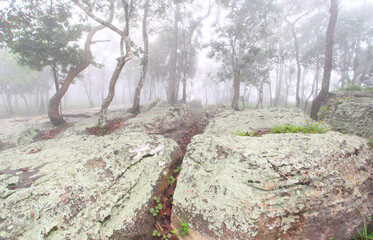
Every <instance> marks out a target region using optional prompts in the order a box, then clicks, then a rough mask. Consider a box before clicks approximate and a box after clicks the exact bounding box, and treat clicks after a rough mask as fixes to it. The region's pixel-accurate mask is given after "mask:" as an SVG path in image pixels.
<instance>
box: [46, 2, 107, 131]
mask: <svg viewBox="0 0 373 240" xmlns="http://www.w3.org/2000/svg"><path fill="white" fill-rule="evenodd" d="M113 18H114V5H113V4H112V6H111V12H110V17H109V21H110V22H111V21H112V20H113ZM104 28H105V26H104V25H100V26H97V27H94V28H93V29H92V30H91V31H90V32H89V34H88V36H87V39H86V41H85V45H84V51H85V53H84V55H85V56H84V60H83V62H82V63H81V64H79V65H78V66H77V67H75V68H74V69H72V70H71V71H70V72H69V73H68V74H67V77H66V79H65V81H64V82H63V84H62V86H61V88H60V89H59V90H58V91H57V92H56V93H55V94H54V96H53V97H52V98H51V99H50V100H49V107H48V116H49V119H50V120H51V123H52V124H53V125H54V126H60V125H61V124H63V123H65V120H64V119H63V118H62V116H61V115H60V113H59V112H58V107H59V105H60V103H61V99H62V98H63V96H64V95H65V93H66V92H67V90H68V89H69V86H70V84H71V83H72V81H73V80H74V78H75V77H76V76H77V75H78V74H79V73H81V72H82V71H83V70H84V69H86V68H87V67H88V66H89V64H90V63H91V60H92V53H91V44H92V38H93V36H94V35H95V34H96V33H97V32H98V31H100V30H102V29H104Z"/></svg>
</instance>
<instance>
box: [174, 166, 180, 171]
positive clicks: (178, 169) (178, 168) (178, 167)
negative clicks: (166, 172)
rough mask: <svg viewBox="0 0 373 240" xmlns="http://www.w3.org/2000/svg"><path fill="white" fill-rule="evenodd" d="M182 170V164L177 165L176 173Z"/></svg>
mask: <svg viewBox="0 0 373 240" xmlns="http://www.w3.org/2000/svg"><path fill="white" fill-rule="evenodd" d="M180 171H181V165H179V166H177V168H176V169H174V173H178V172H180Z"/></svg>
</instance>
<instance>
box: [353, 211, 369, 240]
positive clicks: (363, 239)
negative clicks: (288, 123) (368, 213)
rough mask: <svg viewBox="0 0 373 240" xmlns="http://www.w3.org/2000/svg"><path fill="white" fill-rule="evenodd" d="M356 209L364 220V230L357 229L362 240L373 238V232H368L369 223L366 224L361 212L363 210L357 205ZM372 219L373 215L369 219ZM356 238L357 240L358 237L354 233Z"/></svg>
mask: <svg viewBox="0 0 373 240" xmlns="http://www.w3.org/2000/svg"><path fill="white" fill-rule="evenodd" d="M355 209H356V211H357V212H358V213H359V215H360V218H361V219H362V220H363V231H361V232H360V231H359V230H358V229H356V231H357V233H358V234H359V237H360V240H368V239H373V232H371V233H368V231H367V225H366V223H365V221H364V217H363V215H362V214H361V212H360V211H359V209H357V207H355ZM372 219H373V216H372V217H371V218H370V219H369V221H372ZM354 240H357V238H356V237H355V235H354Z"/></svg>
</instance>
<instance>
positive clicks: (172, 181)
mask: <svg viewBox="0 0 373 240" xmlns="http://www.w3.org/2000/svg"><path fill="white" fill-rule="evenodd" d="M174 182H175V178H174V177H173V176H171V177H170V179H169V180H168V183H169V184H170V185H172V184H173V183H174Z"/></svg>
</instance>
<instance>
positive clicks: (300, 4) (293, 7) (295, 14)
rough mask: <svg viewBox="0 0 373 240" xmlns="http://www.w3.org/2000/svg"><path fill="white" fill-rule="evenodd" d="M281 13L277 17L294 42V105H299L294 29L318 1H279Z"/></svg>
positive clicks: (297, 49) (296, 44) (299, 68)
mask: <svg viewBox="0 0 373 240" xmlns="http://www.w3.org/2000/svg"><path fill="white" fill-rule="evenodd" d="M280 3H282V4H281V5H280V7H281V9H282V13H281V14H278V16H279V18H280V19H281V20H283V21H284V22H286V23H287V25H288V26H289V28H290V32H291V36H292V38H293V43H294V58H295V61H296V65H297V82H296V93H295V98H296V106H297V107H300V104H301V98H300V82H301V75H302V71H301V61H300V46H299V45H300V44H299V39H298V38H299V37H298V32H297V29H296V26H297V24H298V23H299V22H300V21H301V20H303V19H304V17H306V16H307V15H309V14H310V13H311V12H313V11H314V9H315V6H319V5H320V3H319V1H313V2H312V3H311V5H310V4H307V2H305V1H294V0H291V1H285V2H280Z"/></svg>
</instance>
